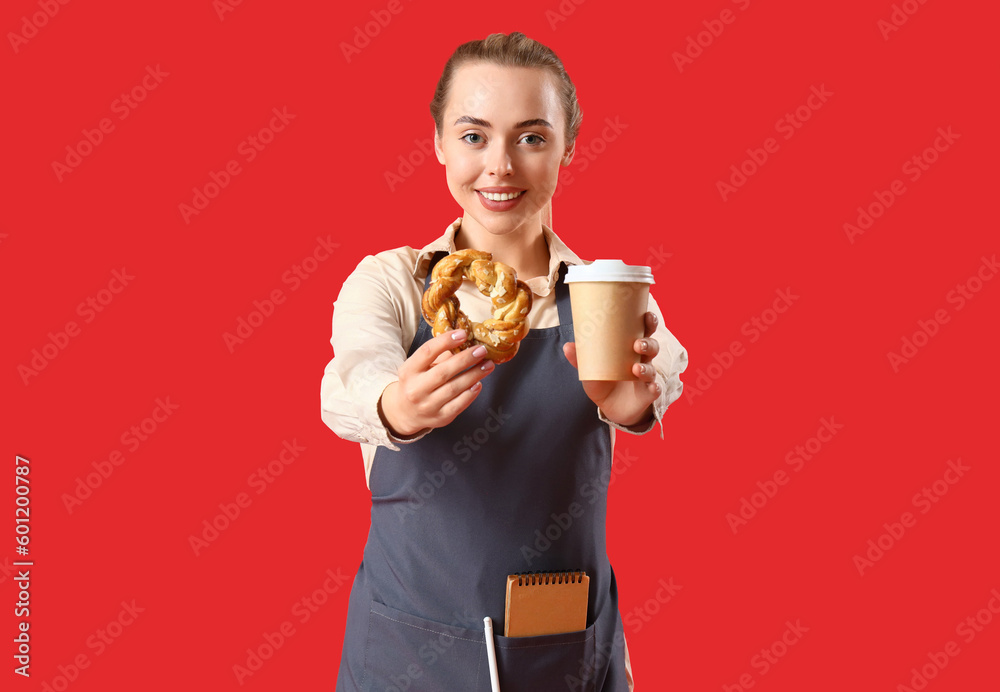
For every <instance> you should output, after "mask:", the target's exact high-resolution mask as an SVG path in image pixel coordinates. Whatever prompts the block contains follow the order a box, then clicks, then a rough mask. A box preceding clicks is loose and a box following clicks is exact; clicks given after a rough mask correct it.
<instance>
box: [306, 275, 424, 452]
mask: <svg viewBox="0 0 1000 692" xmlns="http://www.w3.org/2000/svg"><path fill="white" fill-rule="evenodd" d="M404 312H405V311H403V310H402V309H401V306H400V304H399V297H398V295H394V293H393V291H391V290H390V285H389V282H388V276H387V274H386V271H385V268H384V267H383V266H382V263H381V261H380V260H379V259H378V258H376V257H373V256H368V257H365V259H363V260H362V261H361V263H360V264H359V265H358V267H357V268H356V269H355V270H354V272H352V273H351V275H350V276H348V277H347V280H346V281H344V285H343V287H342V288H341V290H340V295H339V296H338V297H337V300H336V302H335V303H334V308H333V331H332V336H331V339H330V343H331V345H332V346H333V353H334V356H333V359H332V360H331V361H330V362H329V363H328V364H327V366H326V370H325V371H324V374H323V381H322V385H321V393H320V398H321V403H322V417H323V422H324V423H326V425H327V426H329V427H330V429H331V430H333V431H334V432H335V433H337V435H339V436H340V437H342V438H343V439H345V440H350V441H352V442H360V443H362V444H370V445H383V446H386V447H388V448H390V449H393V450H396V449H399V448H398V447H397V446H396V443H400V442H413V441H415V440H416V439H419V437H422V435H418V436H415V437H413V438H407V439H406V440H405V441H403V440H399V439H398V438H396V437H394V436H392V435H391V434H390V433H389V431H388V430H387V429H386V427H385V424H384V423H383V422H382V418H381V416H379V410H378V402H379V399H380V398H381V396H382V392H383V391H384V390H385V388H386V387H387V386H388V385H389V384H390V383H392V382H395V381H397V380H398V379H399V376H398V371H399V366H400V365H401V364H402V363H403V362H404V361H405V360H406V352H405V350H404V347H403V340H404V333H403V332H404V330H403V329H402V327H401V324H402V315H403V314H404ZM425 434H426V433H425Z"/></svg>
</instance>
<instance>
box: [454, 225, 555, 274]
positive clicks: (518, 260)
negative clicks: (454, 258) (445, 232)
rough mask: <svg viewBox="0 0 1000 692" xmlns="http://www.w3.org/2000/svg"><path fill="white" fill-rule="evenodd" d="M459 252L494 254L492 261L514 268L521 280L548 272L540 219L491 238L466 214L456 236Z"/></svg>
mask: <svg viewBox="0 0 1000 692" xmlns="http://www.w3.org/2000/svg"><path fill="white" fill-rule="evenodd" d="M455 247H456V249H458V250H467V249H470V248H471V249H473V250H480V251H482V252H488V253H490V254H491V255H493V261H494V262H502V263H503V264H508V265H510V266H511V267H513V268H514V271H515V272H517V276H518V278H519V279H521V280H522V281H525V280H527V279H531V278H534V277H536V276H545V275H546V274H548V271H549V246H548V244H547V243H546V242H545V235H544V234H543V233H542V221H541V217H539V216H535V217H533V218H532V219H530V220H529V221H528V222H527V223H525V224H524V225H523V226H521V227H519V228H517V229H516V230H514V231H511V232H510V233H505V234H503V235H494V234H492V233H490V232H489V231H487V230H486V229H485V228H483V226H481V225H480V224H479V222H478V221H476V220H475V219H473V218H472V217H470V216H469V215H468V214H466V215H464V216H462V226H461V228H459V230H458V233H457V234H456V235H455Z"/></svg>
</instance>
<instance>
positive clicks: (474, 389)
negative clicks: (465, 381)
mask: <svg viewBox="0 0 1000 692" xmlns="http://www.w3.org/2000/svg"><path fill="white" fill-rule="evenodd" d="M482 388H483V383H482V382H476V383H475V384H474V385H472V386H471V387H469V391H470V392H478V391H479V390H480V389H482Z"/></svg>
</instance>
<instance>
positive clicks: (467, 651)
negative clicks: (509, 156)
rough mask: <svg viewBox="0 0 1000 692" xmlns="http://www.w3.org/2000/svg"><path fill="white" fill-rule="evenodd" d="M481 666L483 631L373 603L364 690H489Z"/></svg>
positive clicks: (484, 664)
mask: <svg viewBox="0 0 1000 692" xmlns="http://www.w3.org/2000/svg"><path fill="white" fill-rule="evenodd" d="M485 666H486V646H485V635H484V633H483V632H481V631H480V632H477V631H474V630H467V629H465V628H462V627H454V626H452V625H446V624H443V623H440V622H434V621H433V620H425V619H423V618H419V617H417V616H415V615H410V614H409V613H404V612H403V611H401V610H396V609H395V608H390V607H389V606H387V605H383V604H381V603H379V602H377V601H372V603H371V614H370V616H369V619H368V640H367V642H366V643H365V679H364V683H363V688H364V689H365V690H366V692H387V691H389V692H396V691H399V692H402V691H403V690H406V691H407V692H442V691H448V690H461V691H462V692H465V691H470V692H475V691H477V690H479V689H484V690H486V692H488V691H489V689H490V676H489V670H487V669H486V667H485ZM480 667H483V670H482V671H480V670H479V669H480ZM482 680H485V687H483V686H482V684H481V683H480V682H479V681H482ZM505 692H506V690H505Z"/></svg>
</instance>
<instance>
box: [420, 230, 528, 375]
mask: <svg viewBox="0 0 1000 692" xmlns="http://www.w3.org/2000/svg"><path fill="white" fill-rule="evenodd" d="M492 259H493V255H491V254H490V253H488V252H479V251H478V250H459V251H458V252H455V253H452V254H450V255H448V256H447V257H445V258H444V259H442V260H441V261H439V262H438V263H437V264H436V265H435V266H434V271H433V272H431V283H430V285H429V286H428V287H427V290H426V291H424V297H423V299H422V300H421V303H420V307H421V311H422V312H423V314H424V319H425V320H427V324H429V325H430V326H431V328H432V329H431V331H432V332H433V334H434V336H439V335H441V334H444V333H445V332H446V331H448V330H449V329H464V330H466V332H467V333H468V335H469V338H468V339H466V341H465V342H464V343H462V344H461V345H459V346H458V347H457V348H455V349H452V350H453V352H455V353H458V352H459V351H462V350H464V349H467V348H469V347H470V346H473V345H475V344H482V345H483V346H485V347H486V357H487V358H488V359H489V360H492V361H493V362H494V363H506V362H507V361H508V360H510V359H511V358H513V357H514V355H515V354H516V353H517V346H518V343H519V342H520V341H521V339H523V338H524V337H525V336H526V335H527V333H528V324H527V322H526V321H525V320H526V319H527V317H528V313H529V312H530V311H531V289H530V288H528V286H527V284H525V283H524V282H523V281H518V279H517V274H516V273H515V272H514V269H513V268H512V267H510V266H508V265H506V264H502V263H500V262H493V261H492ZM463 279H470V280H471V281H474V282H475V284H476V287H477V288H478V289H479V292H480V293H482V294H483V295H486V296H489V297H490V299H491V300H492V302H493V317H492V319H488V320H485V321H483V322H472V321H471V320H469V318H468V317H467V316H466V314H465V313H464V312H462V309H461V307H460V306H459V302H458V298H457V297H455V292H456V291H458V287H459V286H461V285H462V281H463Z"/></svg>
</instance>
